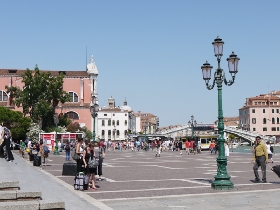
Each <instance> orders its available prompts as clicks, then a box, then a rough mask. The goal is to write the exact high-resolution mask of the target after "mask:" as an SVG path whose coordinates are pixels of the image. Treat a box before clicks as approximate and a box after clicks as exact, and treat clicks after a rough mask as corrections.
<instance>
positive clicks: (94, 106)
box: [90, 96, 99, 141]
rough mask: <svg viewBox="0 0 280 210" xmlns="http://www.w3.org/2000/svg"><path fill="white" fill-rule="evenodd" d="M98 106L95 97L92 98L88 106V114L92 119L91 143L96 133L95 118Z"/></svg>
mask: <svg viewBox="0 0 280 210" xmlns="http://www.w3.org/2000/svg"><path fill="white" fill-rule="evenodd" d="M98 111H99V105H98V104H97V103H96V100H95V97H94V96H93V97H92V103H91V105H90V113H91V116H92V118H93V131H92V141H95V137H96V133H95V118H96V117H97V115H98Z"/></svg>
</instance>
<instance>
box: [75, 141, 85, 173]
mask: <svg viewBox="0 0 280 210" xmlns="http://www.w3.org/2000/svg"><path fill="white" fill-rule="evenodd" d="M83 143H84V140H83V139H82V138H78V143H77V145H76V148H75V150H76V154H78V155H79V156H80V158H79V159H78V160H77V173H79V172H83V169H82V166H83V160H82V158H83V152H84V149H83Z"/></svg>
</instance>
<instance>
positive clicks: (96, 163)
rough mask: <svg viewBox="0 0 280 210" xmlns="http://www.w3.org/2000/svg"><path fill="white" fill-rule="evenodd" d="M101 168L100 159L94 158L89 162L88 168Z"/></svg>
mask: <svg viewBox="0 0 280 210" xmlns="http://www.w3.org/2000/svg"><path fill="white" fill-rule="evenodd" d="M97 166H99V159H97V158H95V157H93V158H91V160H89V161H88V167H89V168H96V167H97Z"/></svg>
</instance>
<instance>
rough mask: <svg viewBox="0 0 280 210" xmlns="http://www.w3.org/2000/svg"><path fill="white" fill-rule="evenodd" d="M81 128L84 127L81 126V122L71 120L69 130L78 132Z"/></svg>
mask: <svg viewBox="0 0 280 210" xmlns="http://www.w3.org/2000/svg"><path fill="white" fill-rule="evenodd" d="M81 130H82V128H81V127H80V124H79V123H78V122H71V123H70V124H69V125H67V131H68V132H71V133H76V132H78V131H81Z"/></svg>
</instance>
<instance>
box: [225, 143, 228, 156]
mask: <svg viewBox="0 0 280 210" xmlns="http://www.w3.org/2000/svg"><path fill="white" fill-rule="evenodd" d="M225 156H226V157H228V156H229V147H228V142H227V141H226V142H225Z"/></svg>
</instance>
